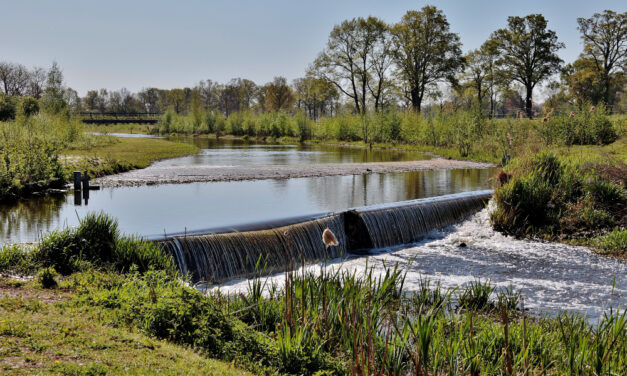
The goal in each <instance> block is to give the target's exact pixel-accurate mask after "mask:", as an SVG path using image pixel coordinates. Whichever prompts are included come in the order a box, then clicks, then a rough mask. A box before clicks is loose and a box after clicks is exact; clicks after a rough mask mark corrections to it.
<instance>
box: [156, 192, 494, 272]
mask: <svg viewBox="0 0 627 376" xmlns="http://www.w3.org/2000/svg"><path fill="white" fill-rule="evenodd" d="M491 194H492V191H477V192H468V193H461V194H454V195H447V196H441V197H436V198H429V199H420V200H412V201H403V202H399V203H393V204H383V205H375V206H368V207H362V208H355V209H351V210H347V211H344V212H338V213H331V214H329V215H326V216H323V217H320V218H312V219H310V220H306V221H302V222H299V223H294V224H289V225H279V226H272V225H273V224H272V223H270V224H268V226H267V227H266V228H265V229H257V230H247V231H236V232H222V233H211V234H205V235H192V236H187V235H182V236H181V235H178V236H170V237H168V238H165V239H163V240H161V241H160V243H161V244H162V247H163V249H164V250H166V251H167V252H169V253H170V254H171V255H172V256H173V258H174V260H175V262H176V264H177V265H178V267H179V269H180V271H181V272H182V273H183V274H186V275H189V276H190V277H191V280H192V281H194V282H199V281H203V282H209V283H215V282H221V281H226V280H228V279H232V278H237V277H250V276H254V275H259V274H270V273H274V272H278V271H284V270H288V269H293V268H294V267H295V266H298V265H300V264H301V262H304V261H307V262H314V261H319V260H327V259H334V258H337V257H340V256H341V255H343V254H346V253H347V252H351V253H360V252H363V251H364V250H368V249H371V248H380V247H385V246H392V245H400V244H408V243H411V242H413V241H415V240H417V239H418V238H420V237H421V236H423V235H424V234H426V233H428V232H429V231H431V230H433V229H440V228H443V227H446V226H448V225H450V224H452V223H455V222H458V221H460V220H462V219H463V218H465V217H467V216H469V215H471V214H473V213H475V212H477V211H479V210H480V209H482V208H483V207H484V206H485V203H486V202H487V200H488V199H489V198H490V196H491ZM327 227H328V228H330V229H331V231H333V232H334V233H335V235H336V237H337V238H338V240H339V243H340V244H339V246H337V247H329V248H328V249H327V248H326V247H325V246H324V244H323V243H322V238H321V235H322V232H323V231H324V229H325V228H327Z"/></svg>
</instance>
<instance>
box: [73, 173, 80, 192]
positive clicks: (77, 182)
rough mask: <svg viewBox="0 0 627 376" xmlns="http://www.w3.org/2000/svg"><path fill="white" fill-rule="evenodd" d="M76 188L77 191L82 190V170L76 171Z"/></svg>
mask: <svg viewBox="0 0 627 376" xmlns="http://www.w3.org/2000/svg"><path fill="white" fill-rule="evenodd" d="M74 190H75V191H80V190H81V172H80V171H74Z"/></svg>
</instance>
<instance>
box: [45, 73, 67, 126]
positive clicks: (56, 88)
mask: <svg viewBox="0 0 627 376" xmlns="http://www.w3.org/2000/svg"><path fill="white" fill-rule="evenodd" d="M64 94H65V88H64V87H63V72H62V71H61V68H60V67H59V65H58V64H57V62H56V61H53V62H52V66H51V67H50V70H49V71H48V79H47V80H46V89H45V90H44V94H43V98H42V107H43V109H44V110H45V111H46V112H47V113H50V114H62V113H64V112H67V110H68V104H67V102H66V101H65V99H64Z"/></svg>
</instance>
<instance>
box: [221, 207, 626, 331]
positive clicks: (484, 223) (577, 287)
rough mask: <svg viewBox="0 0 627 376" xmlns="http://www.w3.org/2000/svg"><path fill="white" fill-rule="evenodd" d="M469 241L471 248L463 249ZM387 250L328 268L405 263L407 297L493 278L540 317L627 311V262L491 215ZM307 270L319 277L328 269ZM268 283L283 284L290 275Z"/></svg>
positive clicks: (227, 288) (238, 285) (228, 289)
mask: <svg viewBox="0 0 627 376" xmlns="http://www.w3.org/2000/svg"><path fill="white" fill-rule="evenodd" d="M462 242H463V243H466V244H467V246H466V247H460V246H459V245H460V244H461V243H462ZM379 251H380V252H379V253H378V254H376V255H373V256H370V257H356V258H350V259H345V260H333V261H332V262H330V263H329V265H328V268H329V269H338V268H341V269H344V270H355V271H357V272H358V273H359V272H363V271H364V270H365V268H366V265H368V266H372V267H374V268H375V269H376V270H377V271H379V272H381V271H383V270H384V266H385V265H387V266H393V265H394V264H395V263H399V264H400V265H402V267H403V268H404V269H405V270H406V271H407V278H406V281H405V289H406V290H407V291H413V290H416V289H418V287H419V282H420V278H425V277H426V278H429V279H430V280H432V281H433V282H435V281H440V282H441V284H442V287H444V288H453V287H456V286H463V285H465V284H467V283H469V282H471V281H474V280H476V279H477V278H481V279H482V280H484V279H491V281H492V283H493V284H494V285H496V286H498V287H507V286H509V285H510V284H512V285H513V286H514V287H515V288H516V289H517V290H518V291H520V292H521V294H522V296H523V297H524V301H525V307H527V308H530V309H531V310H532V311H533V312H535V313H555V312H558V311H563V310H567V311H577V312H580V313H582V314H585V315H587V316H588V317H589V318H590V319H591V320H596V319H597V318H598V317H599V316H600V315H601V314H602V313H603V312H604V311H605V310H607V309H609V308H610V307H613V308H618V307H621V308H625V307H627V263H625V262H624V261H620V260H617V259H613V258H608V257H603V256H600V255H597V254H595V253H593V252H591V251H590V250H589V249H587V248H585V247H574V246H569V245H564V244H558V243H546V242H538V241H529V240H519V239H514V238H512V237H509V236H504V235H502V234H500V233H498V232H496V231H494V230H493V229H492V227H491V225H490V221H489V214H488V210H487V209H484V210H482V211H480V212H479V213H477V214H475V215H473V216H471V217H469V218H468V219H467V220H465V221H464V222H461V223H459V224H457V225H453V226H449V227H447V228H445V229H444V230H441V231H432V232H430V233H429V234H428V235H427V236H426V237H425V239H423V240H422V241H421V242H419V243H416V244H414V245H412V246H409V247H404V248H396V249H388V250H385V249H382V250H379ZM305 268H306V270H308V271H312V272H318V271H319V270H320V264H317V265H310V266H306V267H305ZM268 278H270V279H271V281H272V282H274V283H277V284H279V285H281V284H282V283H283V279H284V276H283V274H278V275H274V276H271V277H268ZM614 278H615V283H614ZM613 283H614V286H612V285H613ZM247 287H248V281H247V280H237V281H232V282H230V283H228V284H223V285H222V286H220V287H217V288H219V289H220V290H221V291H222V292H223V293H235V292H240V291H246V289H247ZM214 288H216V287H214Z"/></svg>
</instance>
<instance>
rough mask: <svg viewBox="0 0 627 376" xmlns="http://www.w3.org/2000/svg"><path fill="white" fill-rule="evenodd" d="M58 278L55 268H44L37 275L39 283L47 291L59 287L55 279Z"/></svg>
mask: <svg viewBox="0 0 627 376" xmlns="http://www.w3.org/2000/svg"><path fill="white" fill-rule="evenodd" d="M56 276H57V272H56V271H55V270H54V268H52V267H49V268H43V269H41V270H40V271H39V273H37V283H39V284H40V285H41V287H43V288H45V289H51V288H54V287H57V280H56V279H55V277H56Z"/></svg>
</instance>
